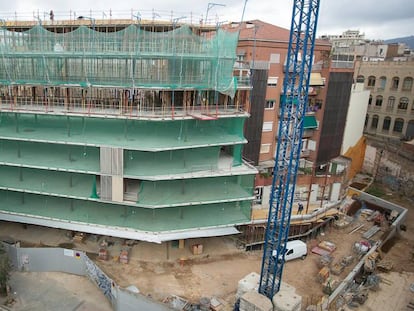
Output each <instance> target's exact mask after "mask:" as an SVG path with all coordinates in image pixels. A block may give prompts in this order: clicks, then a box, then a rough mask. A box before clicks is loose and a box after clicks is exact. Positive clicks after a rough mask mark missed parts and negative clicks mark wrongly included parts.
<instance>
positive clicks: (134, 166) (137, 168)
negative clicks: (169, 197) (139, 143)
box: [124, 146, 220, 177]
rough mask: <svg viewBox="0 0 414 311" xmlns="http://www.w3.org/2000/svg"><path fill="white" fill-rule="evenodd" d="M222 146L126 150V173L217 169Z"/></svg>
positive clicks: (156, 173) (141, 173)
mask: <svg viewBox="0 0 414 311" xmlns="http://www.w3.org/2000/svg"><path fill="white" fill-rule="evenodd" d="M219 153H220V146H215V147H206V148H194V149H184V150H170V151H161V152H142V151H134V150H125V151H124V166H125V168H124V175H128V176H134V177H146V176H157V175H167V174H183V173H192V172H197V171H212V170H216V169H217V162H218V158H219Z"/></svg>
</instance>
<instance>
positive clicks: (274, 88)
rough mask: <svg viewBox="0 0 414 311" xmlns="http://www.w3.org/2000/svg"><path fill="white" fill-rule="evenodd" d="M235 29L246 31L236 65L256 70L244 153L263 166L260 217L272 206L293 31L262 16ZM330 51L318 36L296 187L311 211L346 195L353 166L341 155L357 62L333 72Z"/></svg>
mask: <svg viewBox="0 0 414 311" xmlns="http://www.w3.org/2000/svg"><path fill="white" fill-rule="evenodd" d="M229 27H230V28H231V27H233V28H234V29H235V30H239V31H240V38H239V44H238V48H237V57H238V62H237V63H236V64H237V65H236V67H239V68H241V69H240V70H243V69H246V68H247V69H251V77H250V78H251V81H252V86H253V89H252V92H251V96H250V104H249V106H248V111H249V113H250V115H251V116H250V118H249V119H248V120H247V121H246V126H245V135H246V138H247V139H248V141H249V142H248V144H247V145H246V146H245V147H244V151H243V154H244V157H245V158H246V159H248V160H250V161H251V162H252V163H254V164H255V165H256V166H257V167H258V169H259V174H258V175H257V177H256V200H255V206H254V213H253V219H254V218H255V217H256V215H255V212H257V211H260V212H258V213H260V214H261V215H263V213H262V209H264V210H266V209H267V208H268V202H269V195H270V192H271V180H272V172H273V168H274V164H275V162H274V158H275V152H276V146H277V137H278V122H279V106H280V102H281V98H282V96H283V94H282V90H283V79H284V74H285V70H288V69H287V68H285V67H286V66H285V61H286V55H287V51H288V50H287V49H288V43H289V34H290V31H289V30H288V29H284V28H281V27H278V26H275V25H271V24H268V23H265V22H262V21H259V20H253V21H247V22H244V23H243V24H241V25H240V24H236V23H235V24H232V25H230V26H229ZM330 51H331V44H330V43H329V42H328V41H327V40H316V43H315V49H314V62H313V67H312V73H311V76H310V88H309V97H308V100H309V102H308V107H307V109H308V110H307V113H306V116H305V118H306V119H305V120H304V133H303V141H302V157H301V160H300V167H299V173H298V177H297V187H296V200H297V201H298V202H299V201H304V202H306V203H307V204H306V205H307V206H306V212H308V206H309V204H310V203H315V202H316V201H318V202H321V199H322V201H323V199H326V200H332V201H335V200H336V199H338V198H339V197H340V192H341V191H340V190H339V189H340V188H341V182H342V181H343V179H344V174H343V172H344V170H346V167H347V165H348V164H347V163H348V162H347V161H346V160H345V161H344V159H337V160H335V158H336V157H338V156H339V155H340V148H341V142H342V135H343V130H344V126H345V120H346V111H347V107H348V101H349V96H350V92H351V85H352V78H353V66H351V68H345V69H343V68H337V69H336V70H333V69H332V68H331V67H330V62H331V58H330ZM327 111H328V113H327ZM338 120H339V121H340V124H339V125H338V124H337V123H338ZM329 122H331V125H332V126H331V125H329ZM335 161H337V162H338V163H335ZM318 204H319V203H318ZM320 204H322V203H320ZM258 217H262V216H258Z"/></svg>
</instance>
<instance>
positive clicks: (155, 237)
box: [0, 20, 257, 242]
mask: <svg viewBox="0 0 414 311" xmlns="http://www.w3.org/2000/svg"><path fill="white" fill-rule="evenodd" d="M237 43H238V32H231V33H229V32H226V31H224V30H222V29H219V28H215V27H207V26H202V25H184V24H178V23H177V22H176V21H175V22H174V21H173V22H161V23H157V22H155V23H154V22H153V21H152V22H147V23H146V22H145V21H141V20H137V21H131V20H127V21H118V22H115V21H113V20H112V22H111V23H106V22H105V21H95V20H93V23H92V22H90V21H88V20H74V21H66V22H65V21H59V22H58V23H54V24H49V25H44V26H42V25H39V24H38V25H36V24H35V23H33V22H13V23H7V24H5V25H4V26H3V27H2V28H1V30H0V53H1V57H0V219H1V220H7V221H14V222H21V223H28V224H37V225H42V226H48V227H55V228H62V229H67V230H73V231H82V232H89V233H96V234H103V235H111V236H118V237H124V238H131V239H138V240H146V241H152V242H162V241H168V240H176V239H185V238H192V237H204V236H219V235H226V234H233V233H236V232H237V230H236V229H235V227H234V226H235V225H239V224H245V223H248V222H249V221H250V216H251V202H252V200H253V190H254V189H253V188H254V176H255V174H256V172H257V171H256V169H255V168H254V167H253V166H251V165H249V164H248V163H245V162H244V161H243V159H242V147H243V145H244V144H245V143H246V142H247V141H246V139H245V138H244V136H243V127H244V122H245V120H246V118H247V117H248V114H247V113H246V112H245V110H244V107H243V104H242V103H245V102H246V98H247V97H248V96H249V86H248V85H249V83H246V82H248V77H247V76H246V75H245V72H242V71H240V72H237V73H235V72H234V64H235V60H236V47H237Z"/></svg>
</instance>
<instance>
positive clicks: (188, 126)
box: [0, 112, 246, 151]
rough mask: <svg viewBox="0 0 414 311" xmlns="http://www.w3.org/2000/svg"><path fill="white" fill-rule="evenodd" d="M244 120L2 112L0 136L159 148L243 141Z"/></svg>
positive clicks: (69, 142) (239, 117)
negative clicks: (102, 116) (115, 117)
mask: <svg viewBox="0 0 414 311" xmlns="http://www.w3.org/2000/svg"><path fill="white" fill-rule="evenodd" d="M244 121H245V116H237V117H232V118H220V119H217V120H210V121H200V120H195V119H188V120H173V121H167V120H163V121H162V122H160V121H145V120H120V119H105V118H84V117H74V116H72V117H66V116H56V115H34V114H23V113H18V114H15V113H4V112H3V113H1V114H0V138H3V139H10V140H14V139H24V140H28V139H31V140H35V141H42V142H53V143H58V144H62V143H68V144H87V145H95V146H111V147H121V148H124V149H135V150H143V151H162V150H170V149H187V148H195V147H201V146H207V145H230V144H237V143H239V144H240V143H246V140H245V139H244V137H243V124H244Z"/></svg>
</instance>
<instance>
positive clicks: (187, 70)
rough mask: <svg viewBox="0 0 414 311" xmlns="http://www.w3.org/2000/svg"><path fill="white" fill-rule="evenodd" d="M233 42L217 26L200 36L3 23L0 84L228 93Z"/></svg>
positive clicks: (183, 30)
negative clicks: (23, 28) (63, 30)
mask: <svg viewBox="0 0 414 311" xmlns="http://www.w3.org/2000/svg"><path fill="white" fill-rule="evenodd" d="M237 41H238V33H230V32H225V31H224V30H222V29H217V31H216V34H215V35H214V36H212V37H210V36H204V37H202V36H198V35H196V34H194V33H193V32H192V30H191V29H190V27H189V26H187V25H184V26H181V27H179V28H176V29H173V30H171V31H166V32H154V31H146V30H142V29H141V28H140V27H139V25H130V26H128V27H126V28H125V29H123V30H120V31H117V32H109V33H102V32H99V31H96V30H94V29H90V28H88V27H86V26H80V27H79V28H77V29H76V30H74V31H71V32H66V33H58V32H50V31H48V30H46V29H44V28H43V27H42V26H40V25H37V26H35V27H33V28H31V29H30V30H27V31H23V32H17V31H9V30H7V29H4V28H3V29H1V30H0V52H1V59H0V83H1V84H3V85H44V86H69V87H70V86H79V87H82V88H88V87H92V86H93V87H122V88H132V89H134V88H156V89H157V88H158V89H171V90H185V89H198V90H216V91H219V92H221V93H224V94H229V95H232V96H234V92H235V84H234V80H233V65H234V62H235V60H236V53H235V51H236V47H237ZM218 73H220V74H218ZM130 95H131V94H130Z"/></svg>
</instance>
